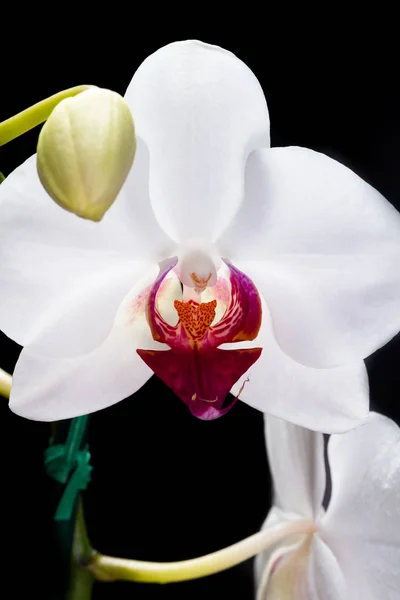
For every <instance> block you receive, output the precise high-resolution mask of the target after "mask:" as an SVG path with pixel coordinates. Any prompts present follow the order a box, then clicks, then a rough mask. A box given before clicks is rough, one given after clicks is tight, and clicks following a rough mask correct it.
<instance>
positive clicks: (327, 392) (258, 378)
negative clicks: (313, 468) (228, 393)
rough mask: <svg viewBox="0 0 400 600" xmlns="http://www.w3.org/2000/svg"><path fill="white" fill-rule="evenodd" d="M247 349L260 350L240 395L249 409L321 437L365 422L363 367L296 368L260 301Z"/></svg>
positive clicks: (366, 400) (365, 378) (357, 364)
mask: <svg viewBox="0 0 400 600" xmlns="http://www.w3.org/2000/svg"><path fill="white" fill-rule="evenodd" d="M234 346H236V347H239V346H238V345H237V344H232V348H233V347H234ZM248 346H253V347H261V348H263V351H262V354H261V356H260V358H259V359H258V361H257V362H256V363H255V364H254V366H253V367H252V369H251V370H250V372H249V381H248V382H247V383H246V384H245V386H244V389H243V391H242V392H241V394H240V399H241V400H243V401H244V402H246V403H247V404H250V406H253V407H254V408H258V409H259V410H262V411H263V412H265V413H268V414H271V415H273V416H275V417H278V418H280V419H284V420H286V421H290V422H291V423H295V424H296V425H301V426H302V427H307V428H309V429H314V430H316V431H322V432H325V433H332V432H335V433H336V432H341V431H346V430H348V429H352V428H353V427H356V426H357V425H358V424H359V423H360V422H362V421H363V420H364V419H365V418H366V417H367V415H368V407H369V391H368V376H367V371H366V368H365V365H364V363H363V362H362V361H358V362H355V363H351V364H348V365H346V366H344V367H337V368H334V369H312V368H310V367H305V366H303V365H301V364H299V363H297V362H295V361H294V360H293V359H292V358H290V357H289V356H288V355H287V354H285V353H284V352H283V351H282V350H281V349H280V347H279V346H278V344H277V343H276V341H275V337H274V333H273V331H272V327H271V321H270V317H269V314H268V308H267V307H266V305H265V302H264V301H263V320H262V325H261V329H260V333H259V335H258V337H257V339H256V340H254V342H250V343H249V344H248ZM244 380H245V378H242V379H241V380H239V382H238V383H237V384H236V385H235V386H234V387H233V390H232V393H233V394H237V393H238V392H239V390H240V388H241V386H242V385H243V383H244Z"/></svg>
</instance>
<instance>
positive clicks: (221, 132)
mask: <svg viewBox="0 0 400 600" xmlns="http://www.w3.org/2000/svg"><path fill="white" fill-rule="evenodd" d="M125 99H126V101H127V102H128V104H129V106H130V108H131V111H132V114H133V116H134V120H135V128H136V133H137V136H138V137H140V138H142V139H143V140H145V142H146V144H147V146H148V149H149V154H150V184H149V186H150V200H151V204H152V206H153V209H154V211H155V214H156V217H157V219H158V221H159V223H160V224H161V226H162V227H163V228H164V230H165V231H166V232H167V233H168V234H169V235H170V236H171V238H173V239H174V240H175V241H176V242H182V243H184V242H186V241H188V239H189V240H190V239H191V238H203V239H205V240H207V241H208V242H214V241H215V240H216V238H217V237H218V235H219V234H220V233H221V232H222V230H223V229H224V228H225V227H226V226H227V225H228V224H229V222H230V221H231V219H232V217H233V215H234V214H235V212H236V210H237V208H238V207H239V205H240V203H241V202H242V200H243V196H244V174H245V165H246V160H247V157H248V155H249V154H250V152H252V151H253V150H254V149H256V148H260V147H269V114H268V108H267V104H266V101H265V98H264V94H263V91H262V88H261V86H260V84H259V83H258V81H257V79H256V77H255V76H254V74H253V73H252V71H251V70H250V69H249V68H248V67H247V66H246V65H245V64H244V63H243V62H242V61H241V60H239V59H238V58H237V57H236V56H235V55H234V54H232V53H231V52H228V51H227V50H224V49H222V48H219V47H218V46H212V45H209V44H204V43H202V42H198V41H196V40H188V41H184V42H175V43H173V44H169V45H167V46H164V47H163V48H161V49H160V50H157V52H155V53H154V54H152V55H151V56H149V57H148V58H147V59H146V60H145V61H144V62H143V63H142V65H141V66H140V67H139V69H138V70H137V71H136V73H135V75H134V77H133V79H132V81H131V83H130V85H129V87H128V89H127V92H126V94H125Z"/></svg>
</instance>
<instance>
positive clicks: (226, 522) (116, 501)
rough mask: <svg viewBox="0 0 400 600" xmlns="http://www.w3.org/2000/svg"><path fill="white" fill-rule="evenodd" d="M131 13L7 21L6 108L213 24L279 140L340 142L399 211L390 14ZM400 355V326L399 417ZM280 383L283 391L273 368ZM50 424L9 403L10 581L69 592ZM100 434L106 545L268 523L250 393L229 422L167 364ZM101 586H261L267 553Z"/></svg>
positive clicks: (173, 593) (186, 589)
mask: <svg viewBox="0 0 400 600" xmlns="http://www.w3.org/2000/svg"><path fill="white" fill-rule="evenodd" d="M60 18H61V17H60ZM388 18H389V17H388ZM121 21H124V15H121ZM121 25H122V23H119V24H118V27H120V26H121ZM128 26H129V27H131V29H130V30H129V31H128V32H127V31H125V29H124V30H122V29H121V30H120V29H118V28H117V29H115V27H114V25H111V24H110V28H109V30H108V29H107V28H105V27H104V28H103V29H100V30H99V29H98V26H96V27H95V26H94V25H93V27H87V26H84V25H82V24H81V25H79V19H77V20H76V22H75V25H74V27H73V28H71V29H70V30H69V31H68V32H67V31H66V32H63V31H61V30H59V29H58V27H53V29H52V30H49V29H48V28H47V29H46V30H44V29H43V30H42V29H41V28H40V26H37V27H36V29H35V31H34V32H30V34H29V35H28V34H27V33H24V35H23V36H22V37H21V36H20V37H19V38H18V41H16V37H13V36H17V37H18V35H17V34H18V32H15V31H13V32H11V33H10V32H7V28H6V27H4V36H3V38H2V41H1V42H0V43H1V54H2V57H3V64H2V70H1V84H2V89H1V96H0V120H3V119H5V118H7V117H9V116H11V115H12V114H15V113H17V112H18V111H20V110H22V109H24V108H26V107H27V106H29V105H31V104H32V103H34V102H36V101H38V100H40V99H42V98H44V97H46V96H48V95H50V94H52V93H55V92H57V91H59V90H61V89H64V88H67V87H70V86H73V85H77V84H82V83H91V84H95V85H98V86H101V87H106V88H110V89H113V90H116V91H118V92H120V93H124V91H125V89H126V87H127V85H128V83H129V81H130V79H131V77H132V75H133V73H134V71H135V69H136V68H137V67H138V66H139V64H140V63H141V62H142V60H143V59H144V58H145V57H146V56H147V55H148V54H150V53H151V52H153V51H154V50H156V49H157V48H158V47H160V46H162V45H164V44H165V43H168V42H170V41H174V40H176V39H185V38H188V37H198V38H200V39H202V40H203V41H206V42H210V43H215V44H219V45H222V46H224V47H226V48H228V49H230V50H232V51H233V52H234V53H235V54H237V56H238V57H239V58H241V59H242V60H244V61H245V62H246V63H247V64H248V65H249V67H250V68H251V69H252V70H253V71H254V72H255V74H256V76H257V77H258V78H259V80H260V82H261V84H262V86H263V89H264V92H265V94H266V97H267V101H268V105H269V109H270V116H271V134H272V145H273V146H279V145H302V146H307V147H310V148H313V149H316V150H321V151H323V152H326V153H327V154H329V155H330V156H332V157H334V158H336V159H338V160H340V161H341V162H343V163H344V164H346V165H348V166H350V167H352V168H353V169H354V170H355V171H356V172H357V173H358V174H359V175H361V176H362V177H364V178H365V179H366V180H367V181H369V182H370V183H371V184H372V185H374V186H375V187H376V188H377V189H378V190H379V191H380V192H382V193H383V194H384V195H385V196H386V197H387V198H388V199H389V200H390V201H391V202H392V203H393V204H394V205H395V206H396V207H397V208H398V209H400V169H399V167H400V152H399V144H400V104H399V92H398V91H397V85H398V82H397V79H398V64H397V62H398V61H397V58H398V57H397V53H396V52H395V47H394V45H393V47H390V36H389V35H386V29H385V28H383V29H382V28H381V27H379V26H378V25H377V24H376V25H375V27H372V28H371V30H368V31H365V32H364V33H365V36H357V37H355V35H354V31H352V32H351V33H350V35H347V36H344V32H343V31H342V29H341V28H340V27H339V28H338V29H335V30H334V35H333V37H332V41H330V40H327V39H325V38H324V35H323V36H322V38H321V39H319V40H314V39H313V38H310V37H309V34H306V33H303V32H300V34H299V36H298V38H297V37H296V39H294V38H293V36H292V35H291V34H290V35H289V34H288V33H287V32H286V30H285V28H282V23H281V22H279V23H277V24H276V27H277V28H279V27H280V31H279V36H278V37H276V38H274V39H273V40H271V39H270V36H266V35H263V36H261V37H257V36H254V38H252V39H251V38H250V36H247V38H246V37H244V35H243V32H241V34H240V35H238V34H236V35H233V34H232V35H231V36H230V37H229V35H227V34H226V30H227V29H228V28H227V27H223V28H221V32H225V33H220V34H217V33H216V34H210V33H206V30H203V31H201V30H199V31H196V33H195V34H193V33H194V32H193V30H187V31H185V30H181V31H180V32H179V34H174V35H173V34H172V33H171V34H170V35H166V34H165V33H164V34H162V33H158V30H157V29H154V30H153V29H152V28H150V27H149V24H148V22H146V23H144V22H142V23H140V22H135V23H134V24H133V23H131V24H129V23H128ZM25 27H27V24H25ZM43 28H44V24H43ZM360 28H361V25H360ZM127 29H128V28H127ZM165 30H167V27H165ZM358 33H359V32H358ZM267 38H268V39H267ZM383 38H385V42H384V43H383V41H382V40H383ZM388 38H389V39H388ZM37 135H38V129H36V130H34V131H33V132H31V133H29V134H26V135H25V136H23V137H22V138H20V139H18V140H16V141H13V142H11V143H10V144H8V145H7V146H6V147H4V148H1V149H0V170H1V171H3V172H4V173H5V174H8V173H10V172H11V170H13V169H14V168H15V167H17V166H18V165H19V164H20V163H21V162H22V161H23V160H24V159H25V158H27V157H28V156H29V155H31V154H32V153H34V151H35V144H36V140H37ZM0 293H1V290H0ZM19 350H20V349H19V347H17V346H16V345H15V344H14V343H13V342H11V341H10V340H8V339H7V338H6V337H5V336H4V335H2V336H1V337H0V353H1V355H0V356H1V358H0V365H1V366H2V367H3V368H5V369H7V370H9V371H12V370H13V367H14V364H15V362H16V359H17V357H18V353H19ZM399 358H400V340H399V339H398V338H396V339H395V340H393V341H392V342H391V343H390V344H388V345H387V346H386V348H384V349H382V350H380V351H378V352H377V353H376V354H375V355H374V356H372V357H370V358H369V359H368V360H367V366H368V371H369V375H370V383H371V402H372V407H373V408H374V409H375V410H379V411H380V412H383V413H384V414H387V415H388V416H391V417H392V418H394V419H396V420H397V422H399V419H400V375H399V366H398V364H399ZM265 386H266V394H268V381H266V382H265ZM48 438H49V426H48V425H46V424H41V423H34V422H29V421H26V420H24V419H21V418H19V417H17V416H15V415H13V414H12V413H11V412H10V411H9V410H8V409H7V406H6V401H4V403H3V404H2V405H1V416H0V440H1V444H2V453H1V463H0V468H1V472H2V483H3V485H2V490H3V491H2V492H1V498H2V505H3V506H4V508H3V511H2V512H3V519H4V533H5V535H6V538H5V541H4V540H3V544H2V545H3V551H4V552H5V553H6V556H7V568H6V570H5V571H3V573H2V577H1V580H0V588H3V589H4V586H7V585H10V586H11V589H12V590H13V593H12V595H11V597H15V598H25V597H26V595H25V594H26V593H29V596H34V597H36V596H38V597H40V598H50V599H51V600H53V599H54V597H55V596H54V590H55V586H56V584H57V581H56V580H57V578H56V577H55V573H57V569H56V563H57V554H56V552H55V548H54V545H53V544H52V537H51V514H52V510H53V508H54V507H53V505H52V500H51V498H52V490H51V484H50V483H49V481H48V480H47V478H46V476H45V474H44V472H43V469H42V454H43V450H44V449H45V447H46V445H47V442H48ZM89 442H90V447H91V452H92V457H93V458H92V464H93V466H94V470H93V478H92V483H91V484H90V486H89V488H88V490H87V492H86V493H85V498H84V501H85V509H86V518H87V524H88V528H89V532H90V537H91V540H92V543H93V545H94V547H96V548H98V549H99V550H100V551H102V552H104V553H107V554H110V555H115V556H124V557H131V558H137V559H147V560H156V561H169V560H179V559H184V558H191V557H195V556H198V555H202V554H205V553H208V552H211V551H213V550H217V549H219V548H222V547H224V546H226V545H228V544H231V543H233V542H235V541H238V540H240V539H242V538H244V537H246V536H248V535H250V534H251V533H254V532H255V531H257V530H258V528H259V527H260V525H261V523H262V521H263V519H264V518H265V515H266V513H267V511H268V508H269V506H270V478H269V474H268V469H267V463H266V456H265V450H264V441H263V417H262V414H261V413H259V412H258V411H256V410H253V409H251V408H250V407H248V406H246V405H244V404H242V403H240V402H239V403H238V404H237V405H236V407H235V408H234V409H233V410H232V411H231V412H230V413H229V414H228V415H227V416H225V417H223V418H222V419H220V420H217V421H214V422H202V421H198V420H196V419H195V418H193V417H191V415H190V414H189V412H188V411H187V409H186V407H185V406H184V405H183V404H182V403H181V402H180V401H179V400H177V399H176V398H175V397H174V396H173V395H172V393H171V392H170V391H169V390H168V389H167V388H166V387H165V386H163V385H162V384H161V383H160V382H158V381H156V380H155V378H153V379H152V380H150V381H149V382H148V383H147V384H146V385H145V386H144V387H143V388H142V390H140V391H139V392H138V393H137V394H135V396H133V397H131V398H128V399H126V400H124V401H123V402H121V403H120V404H118V405H116V406H113V407H111V408H109V409H107V410H104V411H102V412H100V413H97V414H94V415H93V416H92V418H91V420H90V425H89ZM4 503H5V505H4ZM4 533H3V535H4ZM93 597H94V600H103V599H104V600H106V599H111V598H112V599H113V600H119V599H121V600H122V599H125V598H137V599H139V598H160V599H161V598H173V599H174V600H179V599H187V598H190V599H192V600H196V599H200V598H202V599H203V598H219V599H220V598H225V597H227V598H228V597H230V598H239V599H246V598H252V597H253V580H252V563H251V561H248V562H247V563H245V564H243V565H240V566H238V567H237V568H235V569H232V570H230V571H228V572H225V573H222V574H219V575H216V576H212V577H208V578H205V579H202V580H199V581H194V582H190V583H185V584H174V585H169V586H157V585H144V584H143V585H138V584H133V583H113V584H105V583H102V584H96V586H95V591H94V595H93Z"/></svg>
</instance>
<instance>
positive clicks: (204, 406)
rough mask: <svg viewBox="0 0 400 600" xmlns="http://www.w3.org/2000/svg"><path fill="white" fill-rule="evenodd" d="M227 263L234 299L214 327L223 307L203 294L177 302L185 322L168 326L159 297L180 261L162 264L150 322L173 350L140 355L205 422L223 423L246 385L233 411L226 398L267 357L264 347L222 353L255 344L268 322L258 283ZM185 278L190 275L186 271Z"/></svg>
mask: <svg viewBox="0 0 400 600" xmlns="http://www.w3.org/2000/svg"><path fill="white" fill-rule="evenodd" d="M199 258H200V260H199ZM195 259H196V260H197V265H198V266H200V267H206V268H207V267H208V264H209V263H208V257H207V256H206V255H204V254H203V255H200V254H196V255H195ZM224 262H225V263H226V265H227V267H228V270H229V279H230V298H229V302H228V304H227V306H226V309H225V312H224V313H223V315H222V316H221V318H220V319H219V320H216V322H215V323H214V319H215V315H216V308H217V304H218V300H217V299H216V298H214V299H213V300H211V301H209V302H201V298H200V295H199V296H198V298H197V299H194V298H193V297H190V298H189V299H185V294H184V297H183V299H182V300H175V301H174V306H175V309H176V311H177V313H178V317H179V320H178V323H177V325H175V326H171V325H170V324H168V323H166V322H165V320H164V319H163V317H162V315H161V314H160V312H159V310H158V308H157V294H158V292H159V289H160V286H161V284H162V282H163V281H164V279H165V277H166V276H167V275H168V273H170V272H171V270H172V269H174V268H175V267H176V265H177V263H178V259H177V258H176V257H175V258H172V259H168V260H166V261H164V262H163V263H162V264H161V265H160V273H159V276H158V278H157V280H156V282H155V283H154V285H153V287H152V289H151V291H150V293H149V296H148V301H147V319H148V323H149V326H150V330H151V333H152V336H153V339H154V340H156V341H158V342H161V343H164V344H167V345H168V346H169V348H170V350H162V351H161V350H146V349H138V350H137V353H138V354H139V356H140V357H141V358H142V359H143V360H144V362H145V363H146V364H147V365H148V366H149V367H150V368H151V369H152V370H153V372H154V373H155V374H156V375H157V376H158V377H160V379H162V380H163V381H164V383H165V384H166V385H168V387H170V388H171V389H172V390H173V391H174V392H175V394H176V395H177V396H178V397H179V398H180V399H181V400H182V401H183V402H184V403H185V404H186V405H187V406H188V408H189V410H190V412H191V413H192V414H193V415H195V416H196V417H198V418H200V419H205V420H210V419H215V418H218V417H220V416H222V415H223V414H226V412H228V411H229V410H230V409H231V408H232V407H233V406H234V404H235V403H236V402H237V400H238V399H239V395H240V393H241V391H242V389H243V387H244V384H243V385H242V387H241V389H240V391H239V394H237V396H236V397H235V398H234V399H233V401H232V402H230V403H229V404H228V405H227V406H224V402H225V398H226V397H227V396H228V394H229V392H230V390H231V388H232V386H233V385H234V384H235V383H236V382H237V381H238V380H239V379H240V377H242V375H244V374H245V373H246V372H247V371H248V370H249V369H250V367H251V366H252V365H253V364H254V363H255V362H256V361H257V360H258V358H259V357H260V355H261V352H262V349H261V348H246V349H244V348H238V349H234V350H232V349H229V350H224V349H220V348H219V346H220V345H222V344H226V343H232V342H240V341H248V340H254V339H255V338H256V337H257V335H258V332H259V329H260V326H261V317H262V312H261V300H260V297H259V294H258V292H257V289H256V288H255V286H254V284H253V282H252V281H251V280H250V279H249V278H248V277H247V276H246V275H245V274H244V273H242V272H241V271H239V270H238V269H237V268H236V267H234V266H233V265H231V264H230V263H228V262H227V261H224ZM184 266H185V264H184ZM181 273H182V268H181ZM183 273H184V275H185V270H183ZM184 275H183V276H184ZM210 279H211V277H210ZM181 281H182V279H181ZM215 283H217V277H215ZM184 289H185V285H184ZM194 291H196V290H194Z"/></svg>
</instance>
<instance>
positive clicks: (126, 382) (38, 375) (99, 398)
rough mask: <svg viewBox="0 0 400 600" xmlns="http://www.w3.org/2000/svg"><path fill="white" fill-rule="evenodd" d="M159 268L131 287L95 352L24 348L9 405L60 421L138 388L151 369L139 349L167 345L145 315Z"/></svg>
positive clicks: (26, 413) (34, 416)
mask: <svg viewBox="0 0 400 600" xmlns="http://www.w3.org/2000/svg"><path fill="white" fill-rule="evenodd" d="M157 272H158V269H157V268H156V267H155V268H153V269H151V271H150V272H149V273H148V274H147V276H146V277H145V278H143V279H142V280H141V281H140V282H139V283H138V284H136V285H135V286H134V288H133V289H132V290H131V291H130V292H129V294H128V295H127V296H126V298H125V299H124V301H123V302H122V304H121V306H120V307H119V309H118V312H117V316H116V318H115V322H114V325H113V328H112V330H111V332H110V334H109V336H108V337H107V339H106V340H105V341H104V342H103V344H102V345H101V346H99V347H98V348H96V349H95V350H93V351H92V352H90V353H88V354H85V355H83V356H78V357H71V358H57V359H52V358H46V357H44V356H41V355H39V354H35V353H34V352H33V351H32V350H31V349H30V348H25V349H24V350H23V351H22V353H21V356H20V358H19V361H18V363H17V366H16V369H15V372H14V379H13V386H12V389H11V396H10V408H11V410H12V411H13V412H15V413H17V414H20V415H22V416H24V417H26V418H28V419H33V420H40V421H56V420H59V419H67V418H69V417H76V416H79V415H82V414H86V413H90V412H94V411H97V410H100V409H102V408H105V407H107V406H111V405H112V404H115V403H116V402H119V401H120V400H122V399H123V398H126V397H127V396H129V395H131V394H133V393H134V392H135V391H136V390H138V389H139V388H140V387H141V386H142V385H143V384H144V383H145V382H146V381H147V380H148V379H149V378H150V377H151V376H152V371H151V370H150V369H149V368H148V367H147V366H146V364H145V363H144V362H143V361H142V360H141V358H140V357H139V356H138V354H137V353H136V349H137V348H138V347H140V348H145V349H156V350H163V349H167V346H165V345H163V344H159V343H158V342H154V340H153V338H152V337H151V334H150V330H149V327H148V324H147V319H146V315H145V301H146V294H147V292H148V291H149V289H150V287H151V285H152V283H153V281H154V279H155V277H156V275H157ZM168 291H170V290H168Z"/></svg>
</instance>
